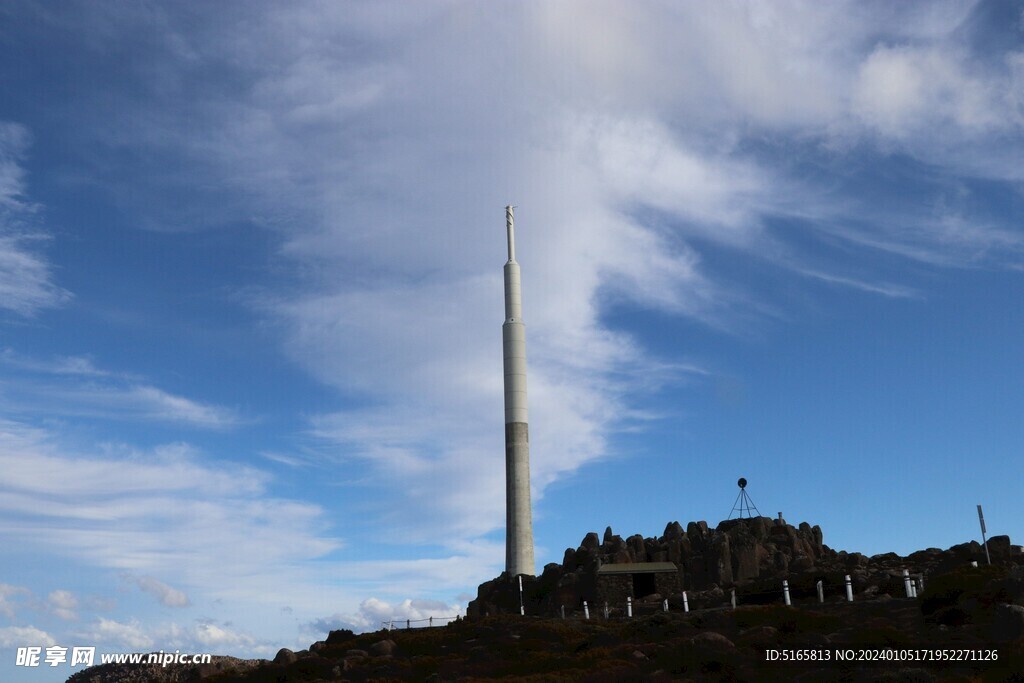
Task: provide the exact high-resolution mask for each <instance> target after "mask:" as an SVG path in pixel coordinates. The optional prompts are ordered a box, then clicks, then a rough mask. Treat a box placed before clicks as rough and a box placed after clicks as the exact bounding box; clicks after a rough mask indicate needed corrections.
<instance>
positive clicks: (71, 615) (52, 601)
mask: <svg viewBox="0 0 1024 683" xmlns="http://www.w3.org/2000/svg"><path fill="white" fill-rule="evenodd" d="M46 603H47V606H48V607H49V608H50V610H51V611H52V612H53V613H54V614H56V615H57V616H58V617H60V618H61V619H64V620H66V621H74V620H75V619H78V614H77V613H76V612H75V610H76V609H77V608H78V598H76V597H75V595H74V594H73V593H72V592H71V591H66V590H55V591H53V592H51V593H50V595H49V597H47V599H46Z"/></svg>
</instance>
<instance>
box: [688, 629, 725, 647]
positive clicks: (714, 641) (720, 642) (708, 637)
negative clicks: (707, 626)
mask: <svg viewBox="0 0 1024 683" xmlns="http://www.w3.org/2000/svg"><path fill="white" fill-rule="evenodd" d="M690 642H691V643H693V644H694V645H700V646H702V647H708V648H711V649H717V650H724V649H729V650H731V649H734V648H735V647H736V644H735V643H733V642H732V641H731V640H729V639H728V638H726V637H725V636H723V635H722V634H721V633H716V632H714V631H704V632H703V633H698V634H697V635H695V636H694V637H693V638H690Z"/></svg>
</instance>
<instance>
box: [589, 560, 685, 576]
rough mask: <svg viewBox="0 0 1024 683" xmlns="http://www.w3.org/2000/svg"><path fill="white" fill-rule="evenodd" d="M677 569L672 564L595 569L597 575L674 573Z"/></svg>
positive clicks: (651, 563)
mask: <svg viewBox="0 0 1024 683" xmlns="http://www.w3.org/2000/svg"><path fill="white" fill-rule="evenodd" d="M676 570H677V567H676V566H675V564H673V563H672V562H629V563H624V564H603V565H601V566H600V567H598V569H597V573H598V574H653V573H656V572H674V571H676Z"/></svg>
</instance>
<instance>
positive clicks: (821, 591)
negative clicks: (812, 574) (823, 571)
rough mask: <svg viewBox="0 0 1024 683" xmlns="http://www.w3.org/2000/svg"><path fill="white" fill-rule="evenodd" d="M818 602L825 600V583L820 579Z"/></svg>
mask: <svg viewBox="0 0 1024 683" xmlns="http://www.w3.org/2000/svg"><path fill="white" fill-rule="evenodd" d="M818 602H825V584H823V583H822V582H821V579H818Z"/></svg>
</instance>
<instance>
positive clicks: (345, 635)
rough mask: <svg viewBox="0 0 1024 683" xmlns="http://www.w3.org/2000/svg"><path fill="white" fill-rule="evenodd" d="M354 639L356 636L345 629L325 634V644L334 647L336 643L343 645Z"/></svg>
mask: <svg viewBox="0 0 1024 683" xmlns="http://www.w3.org/2000/svg"><path fill="white" fill-rule="evenodd" d="M355 637H356V634H355V633H353V632H352V631H349V630H348V629H347V628H343V629H340V630H338V631H331V632H330V633H328V634H327V644H328V645H336V644H338V643H344V642H347V641H349V640H352V639H353V638H355Z"/></svg>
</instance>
